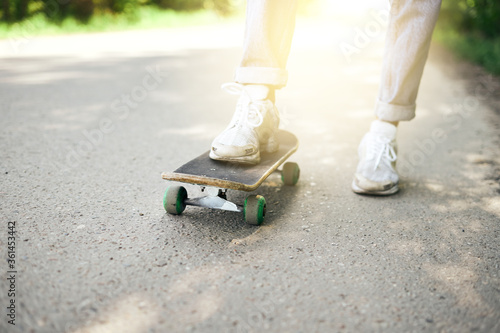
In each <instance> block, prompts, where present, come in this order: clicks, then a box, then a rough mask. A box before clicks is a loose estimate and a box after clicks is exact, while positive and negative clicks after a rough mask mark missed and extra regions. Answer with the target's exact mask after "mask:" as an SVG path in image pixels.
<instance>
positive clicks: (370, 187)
mask: <svg viewBox="0 0 500 333" xmlns="http://www.w3.org/2000/svg"><path fill="white" fill-rule="evenodd" d="M396 152H397V146H396V126H394V125H392V124H389V123H386V122H383V121H380V120H375V121H373V122H372V124H371V127H370V131H369V132H368V133H366V134H365V136H364V137H363V140H361V144H360V145H359V148H358V154H359V164H358V168H357V170H356V174H355V175H354V180H353V182H352V186H351V187H352V190H353V191H354V192H355V193H360V194H372V195H389V194H394V193H396V192H397V191H398V190H399V187H398V183H399V176H398V174H397V172H396V158H397V156H396Z"/></svg>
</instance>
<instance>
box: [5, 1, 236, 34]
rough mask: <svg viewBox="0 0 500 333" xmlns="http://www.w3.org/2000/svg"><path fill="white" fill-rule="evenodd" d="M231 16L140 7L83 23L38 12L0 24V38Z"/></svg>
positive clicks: (133, 27) (221, 19)
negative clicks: (48, 17) (52, 19)
mask: <svg viewBox="0 0 500 333" xmlns="http://www.w3.org/2000/svg"><path fill="white" fill-rule="evenodd" d="M229 20H231V18H225V17H220V16H219V15H217V14H216V13H215V12H213V11H208V10H203V11H196V12H177V11H173V10H160V9H158V8H155V7H140V8H138V9H137V10H136V11H135V12H134V15H133V16H130V15H127V14H119V15H116V14H111V13H105V14H98V15H94V16H93V17H92V18H91V19H90V20H89V21H88V22H86V23H83V22H80V21H78V20H76V19H74V18H71V17H69V18H66V19H64V20H63V21H62V22H59V23H56V22H51V21H49V20H48V19H47V18H46V17H45V16H44V15H43V14H37V15H34V16H33V17H30V18H29V19H26V20H24V21H22V22H19V23H14V24H7V23H0V39H6V38H22V37H33V36H42V35H61V34H72V33H89V32H105V31H121V30H137V29H154V28H167V27H183V26H194V25H205V24H213V23H220V22H227V21H229Z"/></svg>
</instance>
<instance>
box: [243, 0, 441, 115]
mask: <svg viewBox="0 0 500 333" xmlns="http://www.w3.org/2000/svg"><path fill="white" fill-rule="evenodd" d="M440 7H441V0H393V1H391V12H390V19H389V26H388V30H387V36H386V43H385V55H384V61H383V65H382V76H381V82H380V88H379V94H378V100H377V103H376V105H375V115H376V116H377V117H378V118H379V119H381V120H386V121H402V120H411V119H412V118H413V117H415V100H416V98H417V93H418V87H419V85H420V79H421V77H422V73H423V70H424V65H425V61H426V59H427V54H428V52H429V46H430V42H431V36H432V31H433V30H434V26H435V24H436V21H437V18H438V14H439V9H440ZM296 9H297V0H248V1H247V20H246V31H245V41H244V46H243V59H242V61H241V64H240V67H238V68H237V70H236V76H235V81H236V82H239V83H243V84H265V85H271V86H274V87H275V88H282V87H284V86H285V85H286V82H287V79H288V74H287V71H286V62H287V59H288V54H289V53H290V46H291V43H292V37H293V31H294V27H295V13H296Z"/></svg>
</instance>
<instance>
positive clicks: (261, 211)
mask: <svg viewBox="0 0 500 333" xmlns="http://www.w3.org/2000/svg"><path fill="white" fill-rule="evenodd" d="M243 215H244V216H245V221H246V222H247V223H248V224H251V225H261V224H262V222H264V216H265V215H266V199H264V197H263V196H261V195H251V196H248V197H247V198H246V199H245V205H244V206H243Z"/></svg>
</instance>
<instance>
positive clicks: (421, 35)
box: [375, 0, 441, 122]
mask: <svg viewBox="0 0 500 333" xmlns="http://www.w3.org/2000/svg"><path fill="white" fill-rule="evenodd" d="M440 7H441V0H415V1H405V0H393V1H392V5H391V16H390V21H389V27H388V31H387V37H386V44H385V55H384V62H383V65H382V77H381V82H380V90H379V96H378V101H377V105H376V107H375V114H376V116H377V118H378V119H380V120H384V121H392V122H397V121H402V120H411V119H413V117H415V107H416V106H415V100H416V98H417V93H418V87H419V85H420V79H421V77H422V73H423V71H424V65H425V62H426V60H427V54H428V52H429V47H430V43H431V37H432V31H433V30H434V26H435V25H436V21H437V18H438V14H439V9H440Z"/></svg>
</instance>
